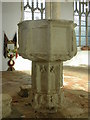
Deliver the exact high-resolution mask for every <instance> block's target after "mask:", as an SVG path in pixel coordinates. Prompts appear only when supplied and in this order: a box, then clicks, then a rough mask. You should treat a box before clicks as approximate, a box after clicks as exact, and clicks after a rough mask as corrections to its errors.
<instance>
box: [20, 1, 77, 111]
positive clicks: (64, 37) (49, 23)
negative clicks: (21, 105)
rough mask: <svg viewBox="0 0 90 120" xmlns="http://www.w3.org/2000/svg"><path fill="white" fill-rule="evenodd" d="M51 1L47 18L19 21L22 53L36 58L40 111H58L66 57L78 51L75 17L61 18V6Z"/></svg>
mask: <svg viewBox="0 0 90 120" xmlns="http://www.w3.org/2000/svg"><path fill="white" fill-rule="evenodd" d="M49 4H51V3H48V4H46V18H47V19H45V20H36V21H33V20H30V21H23V22H21V23H19V24H18V28H19V29H18V31H19V35H18V37H19V46H20V47H19V54H20V55H21V56H22V57H24V58H26V59H30V60H32V61H33V62H32V91H33V100H32V105H33V107H34V109H35V110H37V111H41V112H57V110H58V107H60V99H61V89H60V87H62V85H63V82H62V81H63V77H62V76H63V61H66V60H69V59H71V58H72V57H73V56H74V55H75V54H76V52H77V50H76V38H75V32H74V27H75V25H74V23H73V21H67V20H59V17H58V15H59V13H60V12H58V9H59V7H60V6H59V5H58V4H57V3H52V5H49ZM47 5H48V6H47ZM53 7H54V8H55V10H56V11H53V9H52V8H53ZM48 11H49V13H48ZM49 15H50V16H49ZM54 17H55V18H54Z"/></svg>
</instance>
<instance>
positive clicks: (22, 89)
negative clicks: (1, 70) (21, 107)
mask: <svg viewBox="0 0 90 120" xmlns="http://www.w3.org/2000/svg"><path fill="white" fill-rule="evenodd" d="M30 89H31V85H22V86H20V92H19V93H18V94H19V95H20V96H21V97H28V96H29V92H30Z"/></svg>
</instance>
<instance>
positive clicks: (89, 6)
mask: <svg viewBox="0 0 90 120" xmlns="http://www.w3.org/2000/svg"><path fill="white" fill-rule="evenodd" d="M74 22H75V23H76V24H77V27H76V28H75V31H76V40H77V46H90V1H89V0H81V1H79V0H75V1H74Z"/></svg>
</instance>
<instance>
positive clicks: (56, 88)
mask: <svg viewBox="0 0 90 120" xmlns="http://www.w3.org/2000/svg"><path fill="white" fill-rule="evenodd" d="M61 64H62V62H56V61H54V62H45V61H43V62H40V61H38V62H33V63H32V87H33V92H34V96H33V101H34V104H33V105H34V108H35V109H37V110H38V111H41V112H46V111H47V112H56V111H57V108H58V106H59V101H60V100H59V93H60V79H62V68H61V67H62V66H61Z"/></svg>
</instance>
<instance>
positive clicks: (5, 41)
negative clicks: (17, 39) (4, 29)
mask: <svg viewBox="0 0 90 120" xmlns="http://www.w3.org/2000/svg"><path fill="white" fill-rule="evenodd" d="M7 42H8V38H7V36H6V34H5V33H4V57H5V58H6V57H7Z"/></svg>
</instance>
